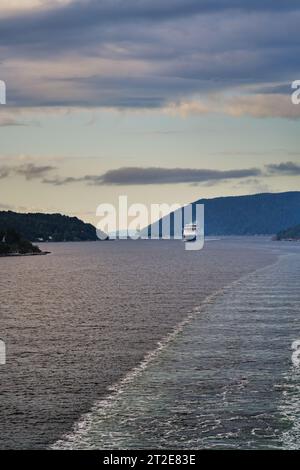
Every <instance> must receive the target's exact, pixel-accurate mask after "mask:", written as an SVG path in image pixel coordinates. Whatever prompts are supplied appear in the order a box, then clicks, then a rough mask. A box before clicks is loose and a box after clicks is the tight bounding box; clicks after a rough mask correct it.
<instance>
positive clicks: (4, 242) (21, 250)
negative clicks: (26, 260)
mask: <svg viewBox="0 0 300 470" xmlns="http://www.w3.org/2000/svg"><path fill="white" fill-rule="evenodd" d="M16 254H19V255H28V254H31V255H37V254H42V252H41V250H40V249H39V247H38V246H35V245H33V244H32V243H30V242H29V241H28V240H25V239H24V238H22V237H21V236H20V235H19V233H17V232H16V231H15V230H14V229H8V230H0V256H7V255H16Z"/></svg>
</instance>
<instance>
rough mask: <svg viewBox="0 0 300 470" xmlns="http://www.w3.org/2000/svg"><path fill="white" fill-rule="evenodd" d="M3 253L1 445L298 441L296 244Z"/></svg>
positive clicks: (98, 246) (172, 244)
mask: <svg viewBox="0 0 300 470" xmlns="http://www.w3.org/2000/svg"><path fill="white" fill-rule="evenodd" d="M49 248H50V251H52V254H51V255H50V256H47V257H32V258H29V257H26V258H18V259H9V258H5V259H4V258H3V259H2V260H1V268H2V269H1V278H0V287H1V307H0V308H1V337H2V339H4V340H5V342H6V345H7V364H6V365H5V366H1V368H0V374H1V384H0V388H1V395H0V412H1V420H0V429H1V448H46V447H52V448H107V449H117V448H122V449H124V448H164V449H168V448H182V449H185V448H224V447H225V448H260V447H264V448H265V447H285V448H289V447H297V435H298V434H297V433H299V430H298V426H299V425H298V418H299V413H300V405H299V404H300V390H299V387H300V377H299V375H298V371H297V369H295V368H294V367H293V366H292V363H291V352H292V351H291V349H290V348H291V344H292V341H293V340H295V339H300V319H299V306H300V294H299V279H300V252H299V245H297V244H284V243H282V244H280V243H275V242H270V241H269V240H264V239H244V240H238V239H226V240H218V241H211V242H208V243H206V245H205V249H204V250H202V251H199V252H187V251H185V250H184V248H183V244H182V243H180V242H176V241H169V242H159V241H140V242H130V241H124V242H104V243H100V242H99V243H97V242H96V243H82V244H77V243H74V244H53V245H51V246H50V244H49Z"/></svg>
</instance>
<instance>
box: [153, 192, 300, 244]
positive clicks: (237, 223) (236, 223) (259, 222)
mask: <svg viewBox="0 0 300 470" xmlns="http://www.w3.org/2000/svg"><path fill="white" fill-rule="evenodd" d="M196 204H204V206H205V234H206V235H274V234H276V233H278V232H279V231H280V230H282V229H284V228H285V227H293V226H296V225H298V224H299V223H300V192H298V191H294V192H286V193H265V194H255V195H249V196H231V197H219V198H215V199H199V200H198V201H195V202H194V203H193V207H195V205H196ZM172 221H173V215H172V216H171V235H173V232H172V223H173V222H172ZM150 230H151V226H150V227H148V231H149V232H150Z"/></svg>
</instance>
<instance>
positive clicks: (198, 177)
mask: <svg viewBox="0 0 300 470" xmlns="http://www.w3.org/2000/svg"><path fill="white" fill-rule="evenodd" d="M260 174H261V170H259V169H258V168H250V169H241V170H225V171H219V170H209V169H193V168H159V167H150V168H139V167H124V168H119V169H117V170H109V171H107V172H106V173H104V174H103V175H99V176H97V175H85V176H83V177H79V178H72V177H68V178H59V177H57V178H47V179H44V180H43V182H44V183H48V184H52V185H55V186H60V185H65V184H69V183H75V182H77V183H78V182H85V183H88V184H93V185H124V186H127V185H145V184H179V183H206V182H216V181H220V180H230V179H241V178H249V177H254V176H259V175H260Z"/></svg>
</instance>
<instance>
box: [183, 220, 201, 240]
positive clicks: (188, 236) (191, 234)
mask: <svg viewBox="0 0 300 470" xmlns="http://www.w3.org/2000/svg"><path fill="white" fill-rule="evenodd" d="M182 235H183V236H182V238H183V241H184V242H192V241H194V240H196V237H197V224H186V225H185V226H184V229H183V234H182Z"/></svg>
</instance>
